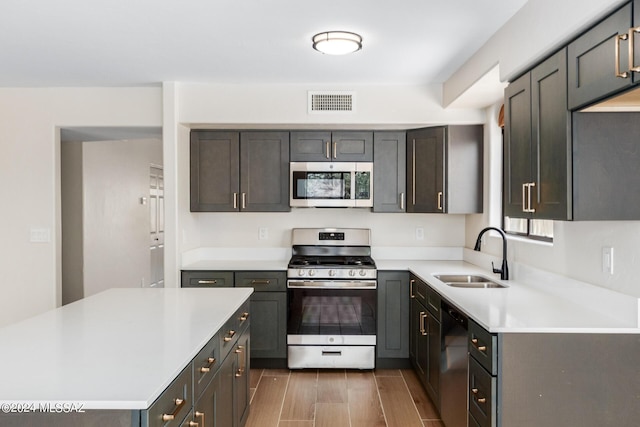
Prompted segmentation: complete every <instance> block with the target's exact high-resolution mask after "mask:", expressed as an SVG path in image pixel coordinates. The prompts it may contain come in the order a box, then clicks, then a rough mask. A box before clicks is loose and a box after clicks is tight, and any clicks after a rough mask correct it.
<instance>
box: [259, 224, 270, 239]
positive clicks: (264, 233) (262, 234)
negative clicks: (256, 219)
mask: <svg viewBox="0 0 640 427" xmlns="http://www.w3.org/2000/svg"><path fill="white" fill-rule="evenodd" d="M258 239H260V240H267V239H269V229H268V228H267V227H260V228H259V229H258Z"/></svg>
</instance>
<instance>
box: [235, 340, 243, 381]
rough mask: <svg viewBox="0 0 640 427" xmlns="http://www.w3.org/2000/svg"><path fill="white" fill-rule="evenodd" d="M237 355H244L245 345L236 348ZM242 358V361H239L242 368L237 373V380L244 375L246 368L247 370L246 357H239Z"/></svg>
mask: <svg viewBox="0 0 640 427" xmlns="http://www.w3.org/2000/svg"><path fill="white" fill-rule="evenodd" d="M235 352H236V354H237V355H241V354H243V353H244V346H243V345H239V346H238V348H236V351H235ZM238 357H240V360H239V361H238V365H239V366H240V367H239V368H238V370H237V371H236V378H240V377H241V376H242V374H244V370H245V369H244V368H245V364H244V363H245V362H244V360H245V359H244V356H238Z"/></svg>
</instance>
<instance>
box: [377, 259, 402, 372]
mask: <svg viewBox="0 0 640 427" xmlns="http://www.w3.org/2000/svg"><path fill="white" fill-rule="evenodd" d="M409 317H410V314H409V273H407V272H406V271H379V272H378V338H377V345H376V349H377V352H378V357H379V358H405V359H406V358H408V357H409Z"/></svg>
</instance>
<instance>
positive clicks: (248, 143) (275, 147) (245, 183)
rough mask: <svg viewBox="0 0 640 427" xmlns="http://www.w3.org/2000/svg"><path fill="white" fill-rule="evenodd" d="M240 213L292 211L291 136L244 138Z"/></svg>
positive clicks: (252, 135) (266, 134)
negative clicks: (290, 180) (290, 176)
mask: <svg viewBox="0 0 640 427" xmlns="http://www.w3.org/2000/svg"><path fill="white" fill-rule="evenodd" d="M239 203H240V210H242V211H248V212H286V211H289V210H291V208H290V207H289V132H276V131H273V132H269V131H264V132H242V133H241V134H240V202H239Z"/></svg>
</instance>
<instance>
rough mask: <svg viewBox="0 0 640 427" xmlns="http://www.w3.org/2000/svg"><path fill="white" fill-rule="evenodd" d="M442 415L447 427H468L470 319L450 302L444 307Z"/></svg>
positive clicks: (441, 372) (441, 360) (441, 366)
mask: <svg viewBox="0 0 640 427" xmlns="http://www.w3.org/2000/svg"><path fill="white" fill-rule="evenodd" d="M441 308H442V311H441V313H442V314H441V316H442V317H441V320H442V335H441V337H442V347H441V354H440V415H441V416H442V421H443V422H444V424H445V425H446V426H447V427H466V426H467V411H468V409H467V399H468V394H467V384H468V381H469V362H468V354H469V351H468V348H467V329H468V319H467V317H466V316H465V315H464V314H462V313H460V312H459V311H458V310H457V309H455V308H454V307H452V306H450V305H449V304H447V303H446V302H444V301H443V302H442V304H441Z"/></svg>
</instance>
